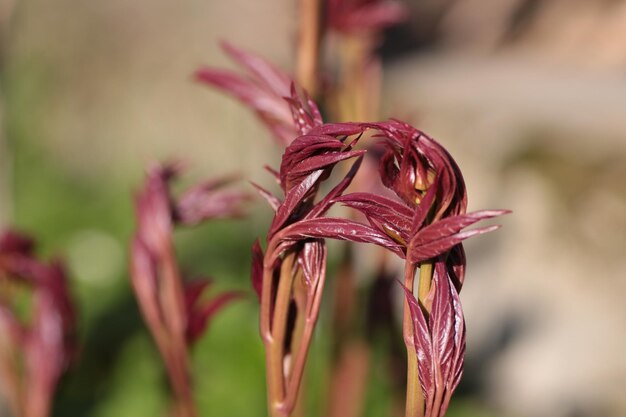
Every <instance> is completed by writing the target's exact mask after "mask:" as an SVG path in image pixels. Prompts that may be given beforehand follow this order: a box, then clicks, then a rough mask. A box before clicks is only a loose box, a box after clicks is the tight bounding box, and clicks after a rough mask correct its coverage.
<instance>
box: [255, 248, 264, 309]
mask: <svg viewBox="0 0 626 417" xmlns="http://www.w3.org/2000/svg"><path fill="white" fill-rule="evenodd" d="M263 256H264V255H263V249H261V243H260V242H259V239H257V240H255V241H254V244H253V245H252V288H254V291H255V292H256V295H257V296H258V297H259V301H260V300H261V291H262V289H263Z"/></svg>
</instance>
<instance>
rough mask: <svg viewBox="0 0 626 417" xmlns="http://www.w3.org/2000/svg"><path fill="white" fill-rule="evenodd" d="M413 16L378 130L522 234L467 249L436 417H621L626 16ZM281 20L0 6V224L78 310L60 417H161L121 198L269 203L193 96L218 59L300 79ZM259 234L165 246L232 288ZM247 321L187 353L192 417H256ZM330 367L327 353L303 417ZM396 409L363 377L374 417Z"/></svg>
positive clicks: (484, 12) (136, 3)
mask: <svg viewBox="0 0 626 417" xmlns="http://www.w3.org/2000/svg"><path fill="white" fill-rule="evenodd" d="M407 4H408V6H409V8H410V10H411V13H412V17H411V19H410V20H409V21H407V22H406V23H405V24H403V25H402V26H400V27H397V28H394V29H391V30H389V31H388V32H387V33H386V35H385V38H384V41H383V43H382V45H381V48H380V53H381V55H382V57H383V64H384V95H383V99H384V103H385V104H384V106H383V114H382V116H383V117H388V116H396V117H401V118H405V119H408V120H411V121H412V122H414V123H415V124H416V125H417V126H418V127H420V128H421V129H423V130H425V131H426V132H429V133H430V134H431V135H433V136H434V137H435V138H437V139H438V140H439V141H440V142H442V143H443V144H444V145H445V146H446V147H448V148H449V150H450V151H451V153H452V155H453V156H454V157H455V158H456V159H457V161H458V163H459V165H460V166H461V168H462V169H463V171H464V173H465V178H466V181H467V184H468V191H469V196H470V208H471V209H478V208H509V209H512V210H513V211H514V214H513V215H510V216H508V217H507V218H505V219H503V220H502V223H503V224H504V228H503V229H502V230H501V231H499V232H497V233H495V234H492V235H489V236H486V237H482V238H480V239H476V241H473V242H469V243H468V245H467V248H468V255H469V266H468V277H467V281H466V284H465V286H464V291H463V294H462V299H463V301H464V306H465V310H466V315H467V322H468V328H469V333H468V358H467V372H466V376H465V378H464V381H463V383H462V385H461V388H460V390H459V395H458V396H457V399H456V400H455V402H454V403H455V404H454V406H453V408H452V409H451V411H450V416H451V417H461V416H466V417H470V416H481V417H490V416H494V417H495V416H499V417H544V416H545V417H548V416H550V417H623V416H625V415H626V359H624V352H625V350H624V343H625V342H626V333H625V332H626V303H625V302H624V294H625V293H626V272H625V271H626V256H624V255H625V249H626V185H625V180H626V1H622V0H499V1H493V0H411V1H409V2H408V3H407ZM294 15H295V2H294V1H291V0H264V1H248V0H229V1H227V2H225V1H198V0H179V1H167V0H151V1H148V0H133V1H132V2H131V1H127V0H108V1H80V0H56V1H54V2H52V1H49V0H21V1H16V2H13V1H10V0H2V1H0V30H1V33H0V36H1V46H0V48H1V52H0V54H1V58H0V59H1V61H0V65H1V103H0V105H1V107H2V108H1V116H0V120H1V123H2V136H1V137H0V224H2V225H9V224H13V225H17V226H18V227H20V228H21V229H23V230H26V231H28V232H31V233H34V234H35V235H36V236H37V237H38V238H39V239H40V241H41V242H42V253H43V254H44V255H46V256H51V255H54V254H60V255H62V256H63V257H65V259H66V260H67V262H68V263H69V268H70V271H71V287H72V291H73V293H74V295H75V298H76V300H77V304H78V308H79V310H80V338H81V344H82V350H81V355H80V360H79V361H78V362H77V363H76V365H75V366H74V367H73V368H72V370H71V371H70V373H69V374H68V375H67V376H66V377H65V378H64V379H63V381H62V384H61V386H60V389H59V392H58V396H57V400H56V403H55V411H54V415H55V416H63V417H73V416H77V417H78V416H81V417H82V416H88V417H108V416H115V417H124V416H161V415H163V413H164V410H165V408H166V405H167V404H166V401H167V400H166V399H167V383H166V379H165V375H164V373H163V369H162V367H161V363H160V360H159V357H158V354H157V352H156V349H155V347H154V345H153V343H152V340H151V339H150V336H149V334H148V332H147V330H146V328H145V326H144V325H143V324H142V322H141V319H140V317H139V314H138V310H137V306H136V304H135V301H134V300H133V297H132V295H131V291H130V287H129V282H128V274H127V262H128V260H127V242H128V238H129V236H130V235H131V233H132V230H133V215H132V204H131V192H132V190H133V189H136V188H137V187H138V184H139V183H140V181H141V178H142V175H143V172H144V168H145V167H146V166H147V164H148V163H149V162H150V161H153V160H155V159H165V158H170V157H174V158H179V159H182V160H184V161H186V162H187V163H188V165H189V167H190V169H189V176H190V177H191V178H193V179H200V178H203V177H206V176H212V175H218V174H223V173H228V172H236V171H237V172H242V173H243V174H244V175H245V176H248V177H251V178H255V179H256V180H257V181H260V182H262V183H265V184H269V183H270V181H268V178H267V176H265V175H264V174H263V171H262V168H261V167H262V165H263V164H265V163H269V164H272V165H276V164H277V162H278V161H279V158H280V152H279V151H278V149H277V147H276V146H275V145H274V144H273V142H272V141H271V139H270V137H269V135H268V133H267V132H266V131H265V130H264V128H263V127H262V126H261V125H260V124H259V123H258V122H257V120H255V119H254V117H253V116H252V115H251V114H250V113H248V112H246V111H245V110H243V109H242V108H241V107H240V106H239V104H238V103H235V102H234V101H232V100H230V99H228V98H226V97H224V96H222V95H220V94H218V93H215V92H213V91H209V90H208V89H206V88H205V87H204V86H201V85H198V84H196V83H194V82H193V81H192V80H191V73H192V72H193V71H194V69H196V68H197V67H198V66H199V65H201V64H211V65H217V66H229V64H228V63H227V62H226V59H225V57H224V56H223V55H222V54H221V53H220V51H219V46H218V41H219V40H220V39H228V40H229V41H231V42H233V43H234V44H236V45H240V46H242V47H244V48H246V49H249V50H253V51H256V52H258V53H260V54H262V55H264V56H265V57H267V58H268V59H270V60H272V61H273V62H275V63H276V64H277V65H279V66H281V67H283V68H285V69H290V68H292V65H293V54H292V52H293V48H294V41H293V34H294V30H295V19H294ZM242 187H245V184H243V185H242ZM250 212H251V216H250V217H249V218H248V219H246V220H243V221H223V222H218V223H213V224H210V225H207V226H202V227H200V228H198V229H194V230H193V231H185V232H182V233H180V234H178V235H177V242H178V244H179V246H178V250H179V254H180V257H181V259H182V262H183V263H185V264H186V265H189V266H190V269H192V270H193V271H195V272H197V273H201V274H206V275H211V276H213V277H215V279H216V281H217V282H218V284H219V287H220V288H244V289H247V288H248V285H249V284H248V282H249V277H248V276H249V267H248V264H249V259H250V255H249V248H250V245H251V243H252V241H253V239H254V238H255V237H256V236H257V235H263V233H264V231H265V227H266V226H265V225H266V224H267V222H268V221H269V219H270V215H271V213H270V210H269V209H267V208H266V207H264V205H263V204H260V203H259V204H256V205H254V206H252V207H251V209H250ZM257 318H258V313H257V305H256V301H255V300H254V298H253V297H252V296H251V297H250V299H249V300H246V301H242V302H239V303H238V304H236V305H233V306H231V307H229V308H228V309H226V310H225V311H224V312H223V313H222V314H220V315H219V316H217V317H216V319H215V320H214V322H213V323H212V325H211V328H210V329H209V331H208V333H207V335H206V336H204V337H203V338H202V340H201V341H200V342H199V344H198V345H197V346H196V347H195V349H194V351H193V365H194V378H195V380H196V384H197V403H198V404H199V407H200V410H201V415H203V416H207V417H209V416H224V417H228V416H233V417H240V416H246V417H254V416H264V415H265V393H264V371H263V353H262V347H261V342H260V339H259V337H258V330H257ZM327 328H328V323H326V322H325V321H324V316H323V317H322V327H321V330H320V332H321V333H322V334H323V332H324V331H327V330H324V329H327ZM327 356H328V346H326V345H325V342H324V338H323V337H318V338H317V340H316V345H315V348H314V352H313V358H312V363H311V365H312V366H310V369H311V374H312V375H311V380H312V381H313V382H312V383H311V384H310V388H311V390H312V391H313V394H312V395H311V396H310V401H311V403H312V410H313V412H312V414H311V415H320V416H321V414H320V413H321V412H320V411H319V410H321V409H322V408H321V406H320V405H319V404H321V403H323V401H324V389H323V387H321V381H323V380H324V375H323V374H322V373H323V369H324V367H323V366H317V365H319V364H323V363H324V361H325V360H326V359H327ZM373 372H374V374H375V373H376V372H377V371H376V369H373ZM388 389H389V386H388V384H387V385H385V381H384V378H373V382H372V383H371V389H370V395H369V398H368V407H367V409H368V411H367V416H368V417H369V416H371V417H380V416H382V415H383V413H384V412H383V411H381V410H385V404H386V401H388V395H387V394H388V393H387V392H386V390H388ZM315 410H318V412H317V413H318V414H315V412H316V411H315ZM3 413H5V412H3V411H1V410H0V415H5V414H3Z"/></svg>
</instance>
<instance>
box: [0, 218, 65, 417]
mask: <svg viewBox="0 0 626 417" xmlns="http://www.w3.org/2000/svg"><path fill="white" fill-rule="evenodd" d="M34 250H35V243H34V241H33V240H32V239H31V238H30V237H28V236H26V235H23V234H21V233H19V232H15V231H11V230H9V231H6V232H4V233H3V234H2V235H1V236H0V285H1V287H0V296H1V298H0V326H1V327H2V329H1V333H2V340H0V377H1V378H2V379H3V381H2V382H3V384H2V385H3V386H4V387H5V388H6V390H7V392H6V394H7V398H8V399H9V401H10V405H11V407H12V409H13V412H14V414H15V415H16V416H23V417H46V416H48V415H50V412H51V407H52V399H53V396H54V392H55V390H56V386H57V384H58V382H59V379H60V378H61V376H62V374H63V372H64V371H65V370H66V369H67V367H68V365H69V364H70V362H71V361H72V359H73V357H74V355H75V352H76V318H75V313H74V305H73V302H72V299H71V297H70V293H69V289H68V284H67V278H66V273H65V267H64V265H63V264H62V263H61V262H60V261H58V260H54V261H52V262H49V263H45V262H41V261H39V260H38V259H37V258H36V257H35V254H34ZM19 286H24V287H25V288H27V290H28V292H29V294H30V309H29V312H28V314H27V317H28V319H26V320H23V319H22V317H23V314H20V313H19V312H18V309H17V307H16V305H15V302H14V300H13V299H12V298H14V297H13V296H15V294H16V290H17V289H18V288H17V287H19Z"/></svg>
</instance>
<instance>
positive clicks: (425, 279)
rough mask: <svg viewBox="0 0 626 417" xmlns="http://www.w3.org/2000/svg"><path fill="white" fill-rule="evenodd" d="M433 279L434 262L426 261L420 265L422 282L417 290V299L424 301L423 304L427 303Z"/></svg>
mask: <svg viewBox="0 0 626 417" xmlns="http://www.w3.org/2000/svg"><path fill="white" fill-rule="evenodd" d="M432 279H433V263H432V262H424V263H422V264H421V265H420V282H419V288H418V292H417V299H418V300H419V301H420V302H421V303H422V305H425V304H426V297H428V293H429V292H430V284H431V282H432Z"/></svg>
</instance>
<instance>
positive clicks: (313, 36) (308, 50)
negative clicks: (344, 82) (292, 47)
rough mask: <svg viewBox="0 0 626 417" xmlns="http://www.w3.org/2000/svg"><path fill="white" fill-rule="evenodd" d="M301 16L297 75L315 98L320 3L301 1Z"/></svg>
mask: <svg viewBox="0 0 626 417" xmlns="http://www.w3.org/2000/svg"><path fill="white" fill-rule="evenodd" d="M299 16H300V23H299V26H298V27H299V30H300V32H299V34H298V50H297V61H296V74H297V79H298V82H299V83H300V85H301V86H302V87H304V88H305V89H306V90H307V91H308V92H309V94H310V95H311V96H313V97H314V96H315V95H316V94H317V65H318V56H319V48H320V1H319V0H300V13H299Z"/></svg>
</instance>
